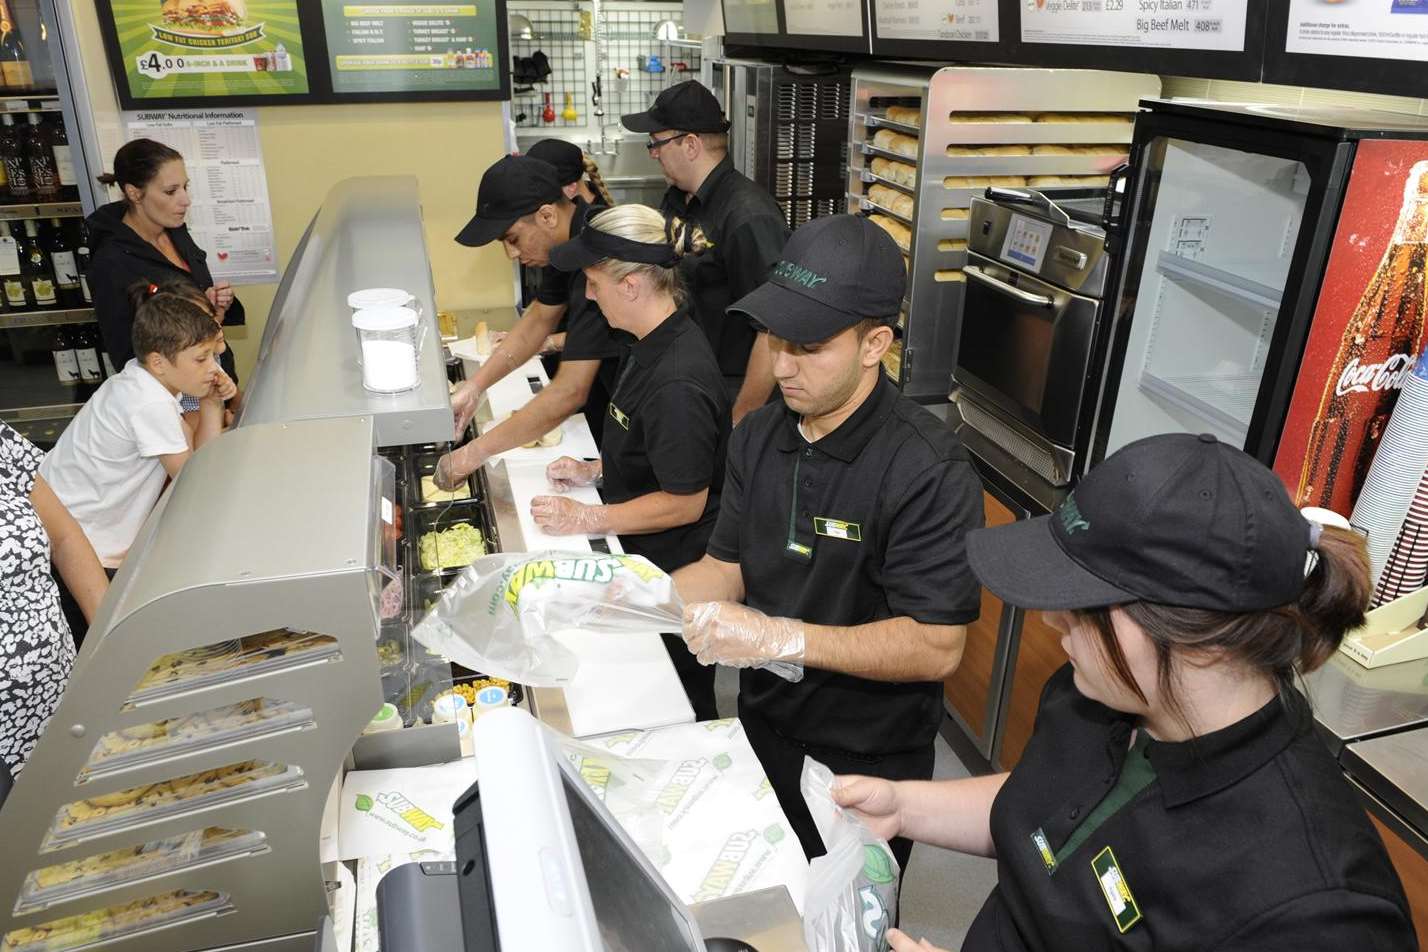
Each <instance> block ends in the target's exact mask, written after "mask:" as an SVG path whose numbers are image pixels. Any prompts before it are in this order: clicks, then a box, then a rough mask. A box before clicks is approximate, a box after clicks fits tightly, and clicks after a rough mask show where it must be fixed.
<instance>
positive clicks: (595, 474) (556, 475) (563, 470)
mask: <svg viewBox="0 0 1428 952" xmlns="http://www.w3.org/2000/svg"><path fill="white" fill-rule="evenodd" d="M600 470H601V466H600V462H599V460H596V461H595V462H593V463H587V462H585V461H584V460H579V459H576V458H575V457H573V456H562V457H561V458H560V459H558V460H556V461H555V462H553V463H551V464H550V465H549V466H547V467H546V468H545V478H546V479H548V480H550V488H551V489H554V490H555V491H556V492H558V493H568V492H570V491H571V490H572V489H575V488H576V487H578V486H593V485H595V481H596V480H597V479H599V478H600Z"/></svg>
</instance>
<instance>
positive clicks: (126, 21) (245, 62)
mask: <svg viewBox="0 0 1428 952" xmlns="http://www.w3.org/2000/svg"><path fill="white" fill-rule="evenodd" d="M105 6H106V4H104V3H100V5H99V12H100V16H101V17H103V16H106V14H107V15H108V16H109V18H110V21H111V22H110V23H109V24H106V26H112V28H113V32H114V39H115V41H116V43H117V48H118V52H119V56H120V59H121V61H122V63H123V73H124V78H125V81H126V83H127V86H128V93H129V96H128V98H129V99H132V100H135V101H144V100H174V99H185V100H189V99H205V98H215V99H218V98H224V97H233V96H277V97H281V96H290V95H305V94H306V93H307V92H308V91H309V90H308V77H307V66H306V63H305V60H304V58H303V43H302V31H301V30H300V28H299V26H298V14H297V0H108V3H107V6H108V10H107V11H106V10H105Z"/></svg>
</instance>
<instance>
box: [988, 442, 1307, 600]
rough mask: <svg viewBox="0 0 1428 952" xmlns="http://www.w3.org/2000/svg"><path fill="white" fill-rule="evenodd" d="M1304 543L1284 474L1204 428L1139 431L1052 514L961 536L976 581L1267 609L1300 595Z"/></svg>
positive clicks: (1063, 595) (1065, 594)
mask: <svg viewBox="0 0 1428 952" xmlns="http://www.w3.org/2000/svg"><path fill="white" fill-rule="evenodd" d="M1309 548H1310V524H1309V521H1308V520H1307V519H1305V518H1304V517H1303V516H1302V515H1300V513H1299V511H1298V510H1297V509H1295V508H1294V503H1293V502H1291V501H1290V499H1289V493H1288V492H1286V491H1285V489H1284V484H1283V483H1281V482H1280V481H1279V479H1278V478H1277V477H1276V476H1275V475H1274V473H1272V472H1271V471H1270V470H1269V469H1267V468H1266V467H1265V466H1264V465H1262V464H1261V463H1259V462H1258V461H1257V460H1255V459H1254V458H1253V457H1251V456H1249V455H1248V454H1246V453H1244V452H1243V451H1241V450H1238V449H1235V448H1234V447H1233V446H1229V445H1226V444H1224V443H1221V442H1219V441H1218V440H1217V439H1215V437H1213V436H1211V435H1210V434H1208V433H1205V434H1201V435H1199V436H1196V435H1194V434H1192V433H1174V434H1165V435H1161V436H1152V437H1147V438H1146V439H1143V440H1137V441H1136V442H1134V443H1131V444H1130V445H1128V446H1126V447H1124V448H1122V449H1120V450H1119V451H1117V452H1116V453H1113V454H1112V455H1111V456H1109V457H1107V458H1106V460H1105V462H1103V463H1101V464H1100V465H1099V466H1097V467H1095V468H1094V469H1092V470H1091V471H1090V472H1089V473H1087V474H1086V477H1085V478H1084V479H1082V480H1081V483H1080V485H1078V486H1077V487H1076V489H1075V491H1074V492H1072V493H1071V494H1070V495H1069V496H1067V497H1066V501H1065V502H1063V503H1062V504H1061V505H1060V506H1059V507H1058V508H1057V510H1056V511H1055V512H1053V513H1052V514H1051V515H1049V516H1040V517H1038V518H1035V519H1027V520H1023V521H1021V522H1016V523H1012V524H1011V525H1005V526H996V527H994V528H988V529H978V530H976V531H974V532H971V533H969V534H968V536H967V558H968V560H969V561H970V562H971V565H972V571H973V572H975V573H976V574H977V577H978V578H979V579H981V580H982V584H983V585H985V586H986V587H987V588H989V589H991V590H992V592H993V593H995V594H996V595H997V596H998V597H999V598H1001V599H1003V600H1004V601H1006V602H1008V603H1009V604H1012V605H1016V606H1018V607H1021V608H1030V609H1052V610H1059V609H1088V608H1101V607H1106V606H1110V605H1120V604H1124V603H1126V602H1134V601H1145V602H1153V603H1156V604H1160V605H1171V606H1177V607H1182V608H1204V609H1210V610H1214V611H1223V612H1255V611H1265V610H1267V609H1270V608H1277V607H1279V606H1281V605H1287V604H1289V603H1291V602H1293V601H1295V600H1296V599H1297V598H1298V597H1299V595H1300V593H1301V592H1302V591H1303V589H1304V557H1305V554H1306V553H1307V552H1308V550H1309Z"/></svg>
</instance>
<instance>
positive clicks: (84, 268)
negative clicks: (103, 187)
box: [74, 221, 94, 304]
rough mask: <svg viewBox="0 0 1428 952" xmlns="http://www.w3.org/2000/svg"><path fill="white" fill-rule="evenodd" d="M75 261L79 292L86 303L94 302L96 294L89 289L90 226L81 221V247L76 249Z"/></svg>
mask: <svg viewBox="0 0 1428 952" xmlns="http://www.w3.org/2000/svg"><path fill="white" fill-rule="evenodd" d="M74 261H75V266H76V268H77V270H78V271H79V293H80V294H81V295H82V296H83V298H84V303H85V304H93V303H94V295H93V294H92V293H91V292H90V290H89V226H88V225H86V224H85V223H84V222H82V221H81V222H80V223H79V247H77V248H75V249H74Z"/></svg>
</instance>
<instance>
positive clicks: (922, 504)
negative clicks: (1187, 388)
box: [675, 215, 982, 866]
mask: <svg viewBox="0 0 1428 952" xmlns="http://www.w3.org/2000/svg"><path fill="white" fill-rule="evenodd" d="M905 282H906V273H905V271H904V269H903V264H902V255H901V254H900V253H899V252H898V250H897V246H896V245H895V244H894V243H893V241H892V239H891V238H889V237H888V236H887V235H886V234H885V233H884V232H883V231H882V230H880V229H879V228H877V227H876V226H875V225H873V224H872V223H871V222H869V221H868V220H867V219H865V218H862V217H859V216H849V215H835V216H832V217H828V218H819V219H815V220H814V221H811V222H809V223H808V224H806V225H804V226H803V227H801V228H800V229H798V231H796V232H794V234H793V237H792V238H791V239H790V240H789V242H788V247H787V248H786V249H785V252H784V258H783V260H781V261H779V262H778V264H777V266H776V267H775V268H774V271H773V275H772V276H771V277H770V278H769V281H768V283H767V284H765V285H763V286H762V287H761V288H759V289H758V290H757V291H755V292H754V293H753V294H750V295H749V296H747V297H745V298H743V299H741V300H740V301H739V302H738V303H737V304H735V305H734V307H735V308H736V309H737V310H739V311H741V312H743V313H745V314H748V315H750V317H751V318H752V319H753V320H755V321H756V322H757V323H758V324H759V326H761V327H763V328H765V329H766V330H767V333H768V335H769V341H770V346H771V348H772V352H773V373H774V376H775V377H776V378H777V379H778V385H779V390H780V391H781V393H782V395H783V405H771V406H767V407H764V408H762V409H760V410H757V411H755V412H754V413H751V414H750V415H749V416H748V417H747V418H746V419H745V421H744V422H743V423H742V424H740V425H739V426H738V427H737V428H735V430H734V433H733V435H732V437H731V438H730V441H729V451H728V473H727V475H726V477H725V480H724V496H723V499H722V501H721V509H720V513H719V521H718V523H717V526H716V528H715V530H714V535H713V537H712V538H711V539H710V542H709V548H708V552H707V554H706V555H705V557H704V559H703V560H701V561H700V562H698V563H695V564H694V565H691V566H689V567H687V568H685V569H682V570H680V571H679V572H678V573H676V574H675V580H676V583H677V584H678V586H679V590H680V594H681V595H682V596H683V597H684V600H685V602H686V605H687V606H688V607H687V608H686V610H685V627H684V637H685V640H686V642H687V643H688V644H689V647H690V650H692V651H694V652H695V654H696V655H697V656H698V657H699V660H700V661H702V662H704V663H706V664H709V663H714V662H721V663H724V664H730V665H734V666H737V667H742V668H746V669H749V670H745V671H742V672H741V673H740V682H739V717H740V718H741V720H742V721H743V724H744V728H745V730H746V732H747V733H748V737H749V742H750V744H751V745H752V746H753V748H754V750H755V751H756V752H757V753H758V755H759V759H760V760H761V761H762V763H763V765H764V770H765V772H766V773H767V774H768V777H769V780H770V782H771V783H772V785H773V788H774V791H775V792H776V793H777V794H778V799H779V803H780V804H781V805H782V806H783V809H784V813H785V814H786V815H787V816H788V818H789V822H790V823H791V824H792V826H793V828H794V830H795V831H796V832H797V833H798V836H799V839H800V840H801V841H802V843H803V847H804V851H805V852H807V853H808V854H809V855H810V856H814V855H818V854H820V853H822V852H823V848H822V840H821V839H820V837H819V835H818V832H817V830H816V828H815V827H814V825H813V821H812V819H811V818H810V816H809V814H808V810H807V807H806V806H805V805H804V801H803V797H802V796H801V795H800V793H799V774H800V771H801V769H802V765H803V758H804V756H805V755H811V756H812V757H814V758H815V759H816V760H819V761H822V762H823V763H824V764H826V765H827V766H829V767H830V768H831V769H832V770H833V771H834V772H835V773H858V774H868V775H872V776H878V777H884V778H888V779H894V778H896V779H903V780H912V779H923V780H925V779H928V778H930V777H931V776H932V760H933V749H932V743H933V739H934V737H935V735H936V733H937V728H938V725H939V723H940V721H941V718H942V684H941V682H942V681H943V680H944V679H945V678H946V677H947V676H948V675H949V674H951V673H952V671H953V670H954V669H955V668H956V667H957V664H958V662H959V661H960V659H961V655H962V645H963V642H964V640H965V637H966V627H965V626H966V625H967V623H968V622H970V621H972V620H974V619H975V618H976V617H977V613H978V610H979V608H980V598H981V590H980V588H979V586H978V585H977V582H976V580H975V579H974V578H973V576H972V573H971V570H970V569H969V568H968V566H967V562H966V558H965V548H964V539H965V537H966V534H967V532H968V531H969V530H971V529H975V528H978V527H979V526H981V524H982V501H981V484H980V482H979V480H978V479H977V476H976V473H975V472H974V470H973V468H972V464H971V461H970V460H969V458H968V456H967V454H966V451H965V450H964V449H963V447H962V445H961V443H960V442H959V441H958V439H957V437H956V436H955V435H954V434H953V433H952V431H951V430H950V429H949V428H948V427H947V426H946V425H945V424H943V423H942V422H940V421H939V420H937V419H936V418H935V417H934V416H933V415H932V414H931V413H929V412H928V411H927V410H926V409H924V408H922V407H919V406H917V405H916V404H915V403H913V402H912V401H910V400H908V399H906V398H905V397H903V396H902V395H901V394H900V393H898V391H897V389H896V388H895V387H894V386H893V385H892V384H891V383H890V382H889V381H887V380H886V379H884V375H883V372H882V363H881V361H882V356H883V354H884V353H886V352H887V349H888V347H889V345H890V344H891V343H892V340H893V329H892V327H891V326H890V323H891V322H892V321H894V320H895V316H896V314H897V312H898V308H899V306H900V305H901V303H902V297H903V290H904V285H905ZM740 603H742V604H740ZM760 669H763V670H760ZM785 679H787V680H785ZM790 681H792V682H793V683H790ZM911 848H912V844H911V841H909V840H906V839H899V840H895V841H894V842H893V853H894V855H895V856H897V859H898V862H899V863H902V864H903V865H904V866H906V863H907V858H908V854H909V852H910V850H911Z"/></svg>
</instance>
